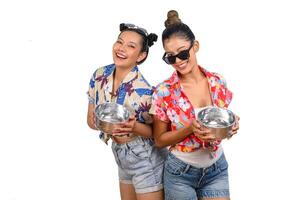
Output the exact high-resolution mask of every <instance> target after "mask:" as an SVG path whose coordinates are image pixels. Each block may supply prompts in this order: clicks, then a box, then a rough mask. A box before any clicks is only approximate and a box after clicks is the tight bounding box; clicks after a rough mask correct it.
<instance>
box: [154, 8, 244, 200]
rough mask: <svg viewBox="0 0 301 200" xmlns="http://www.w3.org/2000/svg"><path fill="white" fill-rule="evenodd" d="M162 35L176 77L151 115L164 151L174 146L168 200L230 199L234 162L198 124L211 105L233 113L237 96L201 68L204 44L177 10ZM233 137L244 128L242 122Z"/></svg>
mask: <svg viewBox="0 0 301 200" xmlns="http://www.w3.org/2000/svg"><path fill="white" fill-rule="evenodd" d="M167 17H168V18H167V20H166V21H165V27H166V29H165V30H164V31H163V33H162V42H163V47H164V50H165V54H164V56H163V60H164V61H165V62H166V63H167V64H170V65H172V67H173V68H174V69H175V72H174V73H173V74H172V76H171V77H170V78H169V79H167V80H165V81H164V82H162V83H160V84H159V85H158V86H157V87H156V89H155V91H154V94H153V106H152V108H151V113H152V114H153V115H154V116H153V119H154V122H153V132H154V138H155V143H156V145H157V146H158V147H161V148H162V147H168V149H169V154H168V157H167V160H166V161H165V166H164V179H163V182H164V192H165V199H166V200H177V199H178V200H184V199H187V200H188V199H189V200H195V199H202V200H204V199H211V200H213V199H215V200H218V199H230V192H229V181H228V163H227V160H226V158H225V155H224V152H223V149H222V146H221V141H220V140H218V139H216V138H215V137H214V135H212V134H211V133H210V132H209V130H208V129H207V128H206V127H205V126H203V125H200V123H199V122H197V121H196V113H198V112H199V111H200V110H201V109H202V108H204V107H206V106H218V107H222V108H227V107H228V105H229V104H230V102H231V99H232V92H231V91H230V90H229V89H228V88H227V85H226V81H225V79H223V78H222V76H221V75H219V74H217V73H212V72H209V71H207V70H206V69H204V68H203V67H201V66H200V65H198V63H197V58H196V53H197V52H198V50H199V42H198V41H197V40H196V39H195V36H194V34H193V32H192V31H191V30H190V28H189V27H188V26H187V25H186V24H184V23H182V22H181V20H180V18H179V15H178V13H177V12H176V11H174V10H171V11H169V12H168V14H167ZM235 118H236V123H235V126H234V127H233V128H232V130H231V134H232V135H233V134H236V133H237V130H238V129H239V123H238V120H239V117H238V116H235Z"/></svg>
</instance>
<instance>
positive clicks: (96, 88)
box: [87, 64, 153, 142]
mask: <svg viewBox="0 0 301 200" xmlns="http://www.w3.org/2000/svg"><path fill="white" fill-rule="evenodd" d="M114 70H115V65H114V64H111V65H108V66H105V67H100V68H98V69H97V70H96V71H95V72H94V73H93V75H92V77H91V79H90V84H89V90H88V92H87V93H88V98H89V103H92V104H94V105H95V106H97V105H99V104H101V103H105V102H116V103H118V104H120V105H124V106H127V107H128V108H129V109H132V111H133V113H135V116H136V119H137V121H139V122H141V123H148V124H149V123H151V117H150V115H149V110H150V108H151V97H152V94H153V87H152V86H150V85H149V84H148V82H147V81H146V80H145V79H144V77H143V76H142V74H141V73H140V72H139V70H138V67H137V66H135V67H134V68H133V69H132V71H131V72H130V73H129V74H127V76H126V77H125V78H124V80H123V81H122V83H121V85H120V86H119V88H118V89H117V91H116V94H113V93H112V88H113V72H114ZM100 138H101V139H103V140H104V141H105V142H107V141H108V139H109V136H108V135H107V134H105V133H101V134H100Z"/></svg>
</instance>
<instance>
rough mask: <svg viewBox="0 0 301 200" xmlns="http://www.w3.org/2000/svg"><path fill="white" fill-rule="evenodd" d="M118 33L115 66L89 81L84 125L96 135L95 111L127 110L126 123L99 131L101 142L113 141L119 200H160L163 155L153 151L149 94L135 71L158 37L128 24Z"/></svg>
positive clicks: (102, 70)
mask: <svg viewBox="0 0 301 200" xmlns="http://www.w3.org/2000/svg"><path fill="white" fill-rule="evenodd" d="M120 31H121V33H120V34H119V35H118V38H117V41H116V42H115V43H114V45H113V50H112V54H113V60H114V63H113V64H111V65H108V66H105V67H101V68H99V69H97V70H96V71H95V72H94V73H93V75H92V78H91V80H90V87H89V91H88V96H89V106H88V116H87V121H88V125H89V127H90V128H92V129H94V130H97V127H96V126H95V107H97V106H98V105H102V104H104V103H107V102H111V103H117V104H120V105H122V106H125V107H127V108H131V109H132V110H131V112H132V115H131V116H130V117H129V119H128V120H127V121H125V122H121V123H118V124H117V125H116V126H114V128H113V130H112V132H110V133H105V132H101V133H100V138H101V139H102V140H103V141H104V142H107V141H108V140H109V139H112V140H113V141H112V151H113V154H114V157H115V160H116V163H117V165H118V174H119V183H120V184H119V185H120V194H121V199H122V200H135V199H141V200H146V199H158V200H160V199H163V184H162V173H163V163H164V157H163V154H164V150H159V149H157V148H155V147H154V142H153V139H152V128H151V126H150V125H151V123H152V120H151V117H150V115H149V109H150V107H151V95H152V93H153V90H152V86H151V85H149V84H148V83H147V81H146V80H145V79H144V77H143V76H142V74H141V73H140V72H139V70H138V67H137V65H138V64H141V63H143V62H144V61H145V59H146V58H147V55H148V52H149V47H150V46H152V45H153V43H154V42H155V41H156V40H157V36H156V35H155V34H148V33H147V31H146V30H145V29H143V28H141V27H138V26H135V25H133V24H120Z"/></svg>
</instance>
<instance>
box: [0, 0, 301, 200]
mask: <svg viewBox="0 0 301 200" xmlns="http://www.w3.org/2000/svg"><path fill="white" fill-rule="evenodd" d="M170 9H176V10H177V11H178V12H179V14H180V18H181V19H182V21H183V22H184V23H186V24H188V25H189V26H190V28H191V29H192V30H193V32H194V33H195V35H196V38H197V39H198V40H199V41H200V46H201V48H200V51H199V52H198V62H199V64H201V65H202V66H203V67H205V68H207V69H208V70H210V71H215V72H219V73H220V74H222V75H223V76H224V77H225V78H226V79H227V82H228V87H229V88H230V89H231V90H232V91H233V92H234V100H233V102H232V104H231V105H230V109H232V110H233V111H234V112H236V113H237V114H238V115H240V117H241V122H240V126H241V128H240V131H239V133H238V134H237V135H236V136H235V137H233V138H232V139H231V140H226V141H224V142H223V145H224V149H225V153H226V156H227V159H228V162H229V174H230V186H231V199H234V200H251V199H252V200H253V199H297V198H298V197H297V196H298V194H299V193H298V189H299V187H298V186H297V185H298V182H299V180H300V178H301V176H300V169H301V165H300V162H299V161H300V156H299V155H298V153H299V152H300V150H299V148H298V144H299V141H300V139H301V138H300V128H299V127H298V125H299V124H300V122H299V120H300V117H299V113H300V106H299V103H300V102H301V99H300V95H299V93H300V81H299V79H298V78H299V77H300V76H299V74H298V72H299V70H298V69H299V68H300V67H301V61H300V52H301V51H300V47H301V39H300V35H301V31H300V20H299V19H300V18H301V14H300V6H299V5H298V4H297V1H293V0H287V1H267V0H261V1H259V0H255V1H254V0H253V1H243V0H241V1H238V0H237V1H235V0H229V1H218V0H216V1H205V0H202V1H177V0H174V1H161V2H159V1H158V2H156V1H137V0H135V1H134V0H133V1H113V0H112V1H107V2H104V1H92V0H86V1H67V0H60V1H58V0H53V1H43V0H40V1H37V0H36V1H34V0H28V1H18V0H11V1H1V2H0V28H1V30H0V36H1V37H0V92H1V97H0V199H1V200H66V199H70V200H71V199H72V200H94V199H95V200H96V199H97V200H99V199H113V200H115V199H119V189H118V176H117V166H116V164H115V161H114V159H113V155H112V152H111V149H110V146H106V145H104V144H103V143H102V142H101V141H100V140H99V139H98V134H97V133H96V132H95V131H93V130H90V129H89V128H88V126H87V124H86V113H87V106H88V101H87V96H86V91H87V89H88V83H89V79H90V77H91V75H92V73H93V72H94V70H95V69H96V68H97V67H99V66H103V65H107V64H110V63H111V62H112V58H111V48H112V45H113V43H114V41H115V40H116V38H117V35H118V33H119V30H118V27H119V24H120V23H121V22H130V23H135V24H137V25H141V26H143V27H145V28H146V29H147V30H148V31H149V32H155V33H157V34H158V35H159V40H158V42H157V43H156V44H155V45H154V46H153V47H151V49H150V54H149V57H148V60H147V61H146V62H145V63H144V64H142V65H141V66H140V69H141V71H142V73H143V74H144V76H145V77H146V79H148V80H149V82H150V83H151V84H153V85H156V84H157V83H158V82H159V81H162V80H164V79H165V78H167V77H168V76H169V75H170V74H171V73H172V71H173V70H172V68H171V66H168V65H166V64H165V63H164V62H163V61H162V60H161V57H162V55H163V53H164V51H163V48H162V43H161V33H162V31H163V29H164V25H163V24H164V20H165V19H166V13H167V11H168V10H170Z"/></svg>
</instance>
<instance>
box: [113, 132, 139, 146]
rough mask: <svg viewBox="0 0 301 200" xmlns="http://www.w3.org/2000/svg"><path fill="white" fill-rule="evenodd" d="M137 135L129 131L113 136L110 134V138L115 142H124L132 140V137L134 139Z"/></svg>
mask: <svg viewBox="0 0 301 200" xmlns="http://www.w3.org/2000/svg"><path fill="white" fill-rule="evenodd" d="M137 137H138V136H137V135H135V134H133V133H129V134H126V135H115V136H111V138H112V140H113V141H114V142H116V143H117V144H124V143H127V142H130V141H133V140H134V139H136V138H137Z"/></svg>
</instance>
